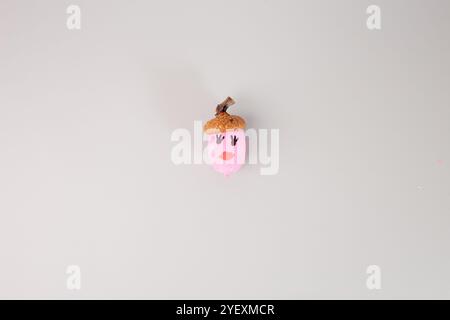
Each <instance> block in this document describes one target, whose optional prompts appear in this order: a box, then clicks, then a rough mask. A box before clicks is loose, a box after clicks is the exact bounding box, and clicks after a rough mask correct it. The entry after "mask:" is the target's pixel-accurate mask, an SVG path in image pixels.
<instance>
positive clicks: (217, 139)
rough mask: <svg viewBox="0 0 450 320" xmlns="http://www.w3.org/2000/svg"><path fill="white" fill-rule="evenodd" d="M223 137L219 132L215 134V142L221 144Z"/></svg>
mask: <svg viewBox="0 0 450 320" xmlns="http://www.w3.org/2000/svg"><path fill="white" fill-rule="evenodd" d="M223 139H225V136H223V135H221V134H216V143H217V144H221V143H222V141H223Z"/></svg>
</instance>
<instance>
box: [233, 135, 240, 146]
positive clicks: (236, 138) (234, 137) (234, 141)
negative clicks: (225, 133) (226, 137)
mask: <svg viewBox="0 0 450 320" xmlns="http://www.w3.org/2000/svg"><path fill="white" fill-rule="evenodd" d="M238 140H239V138H238V137H236V136H231V145H232V146H235V145H236V142H237V141H238Z"/></svg>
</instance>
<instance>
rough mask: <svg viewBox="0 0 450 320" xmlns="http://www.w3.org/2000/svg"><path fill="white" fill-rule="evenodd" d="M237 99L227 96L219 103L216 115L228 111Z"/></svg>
mask: <svg viewBox="0 0 450 320" xmlns="http://www.w3.org/2000/svg"><path fill="white" fill-rule="evenodd" d="M235 103H236V101H234V100H233V98H231V97H227V98H226V99H225V100H224V101H223V102H222V103H221V104H218V105H217V107H216V116H217V115H218V114H219V113H221V112H226V111H227V109H228V108H229V107H231V106H232V105H233V104H235Z"/></svg>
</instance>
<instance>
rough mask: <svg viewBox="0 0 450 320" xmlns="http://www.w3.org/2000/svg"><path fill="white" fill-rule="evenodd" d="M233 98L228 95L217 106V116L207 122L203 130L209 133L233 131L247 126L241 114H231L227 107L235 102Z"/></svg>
mask: <svg viewBox="0 0 450 320" xmlns="http://www.w3.org/2000/svg"><path fill="white" fill-rule="evenodd" d="M235 103H236V102H235V101H234V100H233V98H231V97H228V98H226V99H225V101H223V102H222V103H221V104H219V105H217V107H216V117H215V118H214V119H211V120H209V121H208V122H206V124H205V126H204V127H203V131H205V132H206V133H208V134H211V133H219V132H225V131H233V130H237V129H244V128H245V120H244V119H242V118H241V117H239V116H236V115H231V114H229V113H228V112H227V109H228V108H229V107H230V106H232V105H233V104H235Z"/></svg>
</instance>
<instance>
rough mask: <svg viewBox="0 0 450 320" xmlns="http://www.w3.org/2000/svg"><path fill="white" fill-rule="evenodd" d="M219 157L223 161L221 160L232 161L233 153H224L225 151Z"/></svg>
mask: <svg viewBox="0 0 450 320" xmlns="http://www.w3.org/2000/svg"><path fill="white" fill-rule="evenodd" d="M220 157H221V158H222V159H223V160H225V161H226V160H230V159H233V157H234V153H233V152H226V151H224V152H223V153H222V154H221V155H220Z"/></svg>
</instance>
